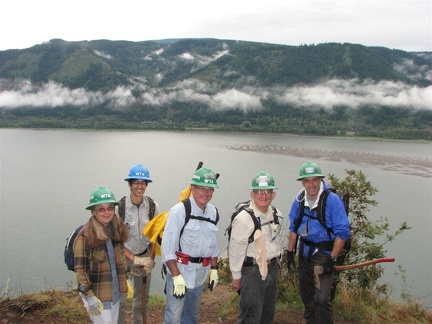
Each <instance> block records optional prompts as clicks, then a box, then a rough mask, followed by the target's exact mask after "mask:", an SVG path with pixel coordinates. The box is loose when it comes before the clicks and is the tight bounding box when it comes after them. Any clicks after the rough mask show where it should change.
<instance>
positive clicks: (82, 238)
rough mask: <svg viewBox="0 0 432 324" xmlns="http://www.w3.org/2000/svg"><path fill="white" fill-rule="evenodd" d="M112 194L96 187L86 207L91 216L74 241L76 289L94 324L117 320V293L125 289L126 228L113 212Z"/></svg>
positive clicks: (114, 200) (115, 321)
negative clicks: (124, 246)
mask: <svg viewBox="0 0 432 324" xmlns="http://www.w3.org/2000/svg"><path fill="white" fill-rule="evenodd" d="M117 204H118V203H117V201H116V199H115V198H114V195H113V193H112V192H111V191H110V190H108V189H106V188H104V187H99V188H97V189H96V190H95V191H94V192H93V193H92V195H91V196H90V203H89V205H88V207H87V208H86V209H87V210H91V215H92V216H91V217H90V219H89V220H88V222H87V223H86V224H85V226H84V227H83V228H82V230H81V231H80V233H79V234H78V236H77V237H76V239H75V242H74V247H73V251H74V267H75V272H76V278H77V281H78V290H79V291H80V296H81V298H82V300H83V303H84V307H85V308H86V309H87V312H88V314H89V316H90V319H91V321H92V322H93V323H117V321H118V314H119V300H120V294H121V293H125V292H127V284H126V269H127V265H126V259H125V256H124V248H123V243H124V242H126V240H127V236H128V234H127V228H126V225H124V223H123V221H122V220H121V218H120V217H119V216H117V215H116V214H115V205H117Z"/></svg>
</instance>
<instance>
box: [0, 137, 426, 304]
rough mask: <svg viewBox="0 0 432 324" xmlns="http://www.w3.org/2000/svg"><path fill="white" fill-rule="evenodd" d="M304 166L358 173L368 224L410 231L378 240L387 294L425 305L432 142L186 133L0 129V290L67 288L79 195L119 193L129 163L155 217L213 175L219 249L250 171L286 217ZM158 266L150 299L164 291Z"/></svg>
mask: <svg viewBox="0 0 432 324" xmlns="http://www.w3.org/2000/svg"><path fill="white" fill-rule="evenodd" d="M307 160H312V161H315V162H317V163H318V164H319V165H320V166H321V169H322V172H323V173H324V174H335V175H336V176H338V177H340V178H343V177H344V176H345V171H344V170H351V169H354V170H362V171H363V172H364V173H365V175H366V176H367V179H368V180H369V181H370V182H371V184H372V186H374V187H376V188H377V189H378V190H379V192H378V193H377V194H376V195H375V196H374V197H373V198H374V199H375V200H377V201H378V203H379V205H378V206H377V207H373V208H371V210H370V213H369V218H370V219H371V220H376V219H379V217H387V218H388V220H389V222H390V228H391V230H392V231H394V230H396V229H397V228H398V227H399V225H400V224H401V223H402V222H404V221H406V222H407V223H408V225H409V226H410V227H412V228H411V229H410V230H408V231H406V232H404V233H403V234H401V235H400V236H399V237H397V238H396V239H395V240H394V241H393V242H391V243H389V244H387V245H386V248H387V250H388V252H387V255H388V256H392V257H395V258H396V262H394V263H387V264H382V267H383V268H384V269H385V275H384V277H383V280H385V281H386V282H388V283H389V285H390V286H391V287H392V297H393V298H395V299H399V295H400V292H401V291H402V290H403V289H407V290H408V292H409V293H410V294H411V295H412V296H414V297H415V298H418V299H419V300H421V301H422V302H423V304H425V305H426V306H428V307H432V296H431V292H432V280H430V273H429V271H430V269H432V253H431V251H432V243H431V240H430V237H431V234H432V199H431V198H432V143H430V142H428V143H426V142H408V141H377V140H364V139H353V138H326V137H302V136H293V135H277V134H249V133H214V132H193V131H191V132H169V131H142V132H133V131H82V130H80V131H75V130H45V129H41V130H29V129H0V293H1V292H2V291H4V290H5V289H6V285H7V283H8V289H9V290H10V294H11V295H19V294H22V293H27V292H35V291H40V290H42V289H54V288H64V289H68V287H70V285H71V283H73V282H74V274H73V272H71V271H68V270H67V269H66V266H65V264H64V262H63V248H64V243H65V239H66V237H67V236H68V235H69V233H70V232H71V231H72V230H73V229H75V228H76V227H77V226H78V225H80V224H82V223H84V222H86V221H87V219H88V217H89V216H90V214H89V212H88V211H86V210H85V207H86V206H87V203H88V197H89V194H90V193H91V192H92V191H93V190H94V189H95V188H96V187H98V186H106V187H108V188H109V189H111V190H112V191H113V192H114V194H115V196H116V197H117V199H119V198H120V197H121V196H123V195H125V194H128V187H127V183H126V182H125V181H124V180H123V179H124V178H125V177H126V175H127V173H128V170H129V168H130V167H131V166H133V165H135V164H137V163H142V164H144V165H146V166H147V167H148V169H149V170H150V176H151V178H152V179H153V183H151V185H150V186H149V187H148V189H147V194H148V195H150V196H152V197H153V198H154V199H155V200H156V201H157V202H158V203H159V205H160V207H161V209H162V210H167V209H169V208H170V207H171V206H172V205H173V204H174V203H176V202H177V199H178V197H179V194H180V191H181V190H183V189H184V188H185V187H186V185H187V182H188V181H189V180H190V178H191V176H192V174H193V171H194V169H195V167H196V165H197V163H198V162H199V161H203V162H204V165H205V166H207V167H210V168H212V169H213V170H214V171H215V172H217V173H220V178H219V181H218V182H219V186H220V188H219V189H216V191H215V194H214V198H213V200H212V203H213V204H214V205H215V206H217V207H218V209H219V212H220V214H221V221H220V242H221V246H222V247H223V246H225V244H226V237H225V236H224V235H223V233H224V230H225V228H226V227H227V225H228V222H229V216H230V213H231V210H232V208H233V207H234V205H235V204H236V203H237V202H240V201H243V200H246V199H248V195H249V193H248V188H249V186H250V181H251V178H252V176H253V175H255V174H256V173H257V172H259V171H261V170H265V171H268V172H270V173H271V174H273V175H274V177H275V180H276V185H277V186H278V187H279V189H278V191H277V196H276V199H275V200H274V204H275V205H276V206H277V207H278V208H279V209H281V210H282V211H283V213H284V215H285V216H286V215H287V214H288V212H289V208H290V206H291V203H292V200H293V198H294V195H295V194H296V193H297V192H298V191H299V190H300V183H299V182H297V181H295V178H296V177H297V174H298V171H299V168H300V166H301V165H302V164H303V163H304V162H306V161H307ZM285 222H286V219H285ZM157 263H158V264H157V266H156V268H155V270H154V273H153V276H152V277H153V279H152V294H163V290H162V289H163V280H162V279H161V278H160V275H159V269H160V259H157ZM398 265H401V266H402V267H403V269H405V271H406V272H405V276H406V278H405V280H403V279H402V276H401V274H400V273H399V269H398Z"/></svg>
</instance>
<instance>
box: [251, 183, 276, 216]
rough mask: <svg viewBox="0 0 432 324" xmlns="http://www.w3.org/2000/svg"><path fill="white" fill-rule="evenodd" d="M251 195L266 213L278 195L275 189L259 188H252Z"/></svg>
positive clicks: (259, 207)
mask: <svg viewBox="0 0 432 324" xmlns="http://www.w3.org/2000/svg"><path fill="white" fill-rule="evenodd" d="M250 196H251V198H252V200H253V202H254V204H255V207H256V208H257V209H258V210H259V211H260V212H262V213H266V212H267V210H268V207H269V206H270V204H271V202H272V201H273V199H274V197H275V196H276V192H274V191H273V189H257V190H252V191H251V193H250Z"/></svg>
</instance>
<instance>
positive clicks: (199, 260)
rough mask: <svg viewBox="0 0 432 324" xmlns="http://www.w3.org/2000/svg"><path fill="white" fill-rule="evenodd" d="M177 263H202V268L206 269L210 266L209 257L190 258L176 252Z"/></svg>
mask: <svg viewBox="0 0 432 324" xmlns="http://www.w3.org/2000/svg"><path fill="white" fill-rule="evenodd" d="M175 255H176V256H177V260H176V261H177V262H178V263H181V264H188V263H189V262H191V263H202V265H203V267H207V266H208V265H209V264H210V260H211V257H191V256H189V255H187V254H185V253H182V252H179V251H176V253H175Z"/></svg>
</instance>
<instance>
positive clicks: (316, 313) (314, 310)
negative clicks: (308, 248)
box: [299, 251, 334, 324]
mask: <svg viewBox="0 0 432 324" xmlns="http://www.w3.org/2000/svg"><path fill="white" fill-rule="evenodd" d="M328 258H329V255H328V254H326V253H325V252H322V251H318V252H317V253H315V255H312V256H311V257H310V258H309V260H308V259H307V258H304V257H300V258H299V279H300V294H301V298H302V301H303V304H304V306H305V313H304V315H305V319H306V323H307V324H318V323H319V324H327V323H333V319H332V317H333V311H332V303H331V290H332V285H333V281H334V272H333V273H331V274H323V275H321V276H319V281H320V286H321V289H320V290H318V289H317V288H315V281H314V266H317V265H322V264H324V263H325V262H326V260H327V259H328Z"/></svg>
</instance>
